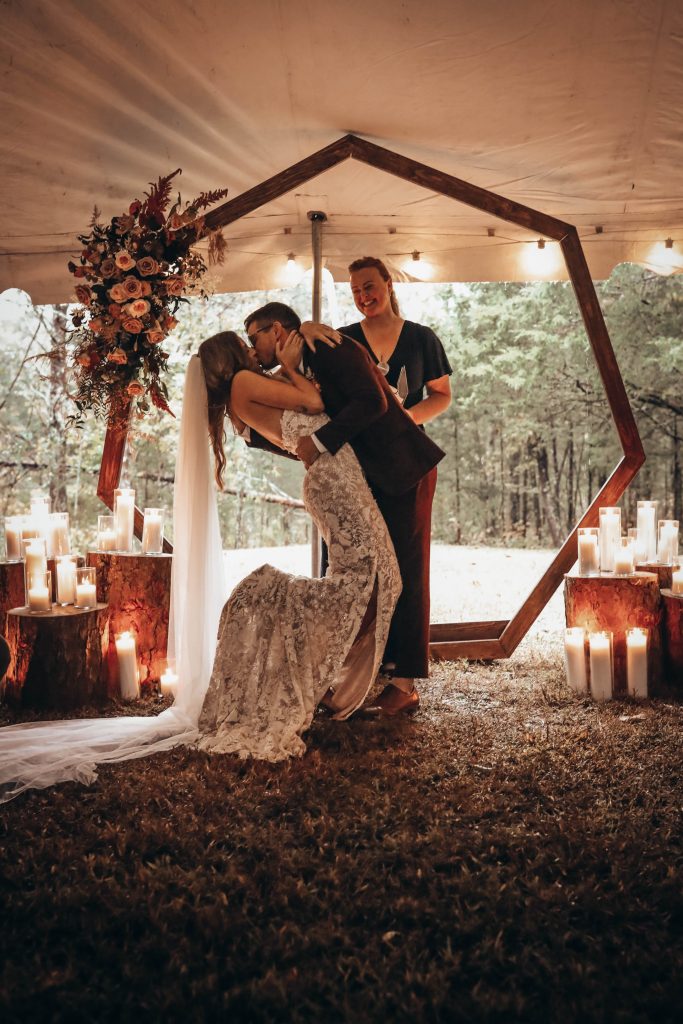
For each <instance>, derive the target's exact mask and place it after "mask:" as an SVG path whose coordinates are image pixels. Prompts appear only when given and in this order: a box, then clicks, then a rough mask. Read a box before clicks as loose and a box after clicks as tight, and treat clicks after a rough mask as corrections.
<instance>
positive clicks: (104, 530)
mask: <svg viewBox="0 0 683 1024" xmlns="http://www.w3.org/2000/svg"><path fill="white" fill-rule="evenodd" d="M97 550H98V551H116V520H115V519H114V516H98V517H97Z"/></svg>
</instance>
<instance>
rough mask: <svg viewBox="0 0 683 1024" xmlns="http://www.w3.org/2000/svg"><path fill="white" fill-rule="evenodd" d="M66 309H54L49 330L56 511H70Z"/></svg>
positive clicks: (52, 486) (52, 494)
mask: <svg viewBox="0 0 683 1024" xmlns="http://www.w3.org/2000/svg"><path fill="white" fill-rule="evenodd" d="M67 309H68V307H67V306H54V307H53V310H54V312H53V316H52V326H51V331H50V338H51V346H50V423H49V430H50V436H51V438H52V446H51V452H52V460H53V462H52V466H51V473H50V498H51V501H52V509H53V511H54V512H66V511H67V509H68V504H67V493H66V481H67V476H68V473H69V460H68V449H67V434H66V429H65V423H66V415H65V402H66V400H67V393H68V381H67V371H68V363H67V336H66V316H67Z"/></svg>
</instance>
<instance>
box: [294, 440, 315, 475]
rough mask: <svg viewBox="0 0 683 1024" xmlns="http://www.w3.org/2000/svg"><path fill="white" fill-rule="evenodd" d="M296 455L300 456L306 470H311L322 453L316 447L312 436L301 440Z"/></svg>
mask: <svg viewBox="0 0 683 1024" xmlns="http://www.w3.org/2000/svg"><path fill="white" fill-rule="evenodd" d="M296 454H297V455H298V456H299V458H300V459H301V461H302V462H303V464H304V466H305V467H306V469H310V468H311V466H312V465H313V463H314V462H315V460H316V459H317V458H318V456H319V455H320V452H319V451H318V449H317V448H316V446H315V441H314V440H313V438H312V437H311V436H310V434H309V435H308V436H307V437H300V438H299V441H298V443H297V446H296Z"/></svg>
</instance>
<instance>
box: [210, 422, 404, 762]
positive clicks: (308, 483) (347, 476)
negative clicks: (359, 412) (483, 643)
mask: <svg viewBox="0 0 683 1024" xmlns="http://www.w3.org/2000/svg"><path fill="white" fill-rule="evenodd" d="M326 422H327V416H325V415H324V414H323V413H321V414H319V415H315V416H311V415H308V414H305V413H298V412H292V411H286V412H284V413H283V414H282V420H281V426H282V439H283V444H284V445H285V447H286V448H287V449H288V450H289V451H291V452H295V451H296V444H297V440H298V438H299V437H300V436H301V435H306V434H311V433H312V432H313V431H315V430H317V429H318V427H320V426H322V424H323V423H326ZM303 490H304V502H305V505H306V508H307V509H308V511H309V513H310V514H311V516H312V518H313V520H314V521H315V523H316V525H317V527H318V529H319V531H320V534H321V536H322V537H323V538H324V539H325V541H326V543H327V546H328V548H329V560H330V561H329V569H328V574H327V576H325V577H324V579H311V578H309V577H304V576H291V575H289V574H287V573H284V572H281V571H280V570H278V569H274V568H273V566H271V565H263V566H261V567H260V568H259V569H256V570H255V572H252V573H251V574H250V575H249V576H247V577H246V578H245V579H244V580H242V582H241V583H239V584H238V585H237V587H236V588H235V590H234V591H233V592H232V594H231V596H230V598H229V599H228V601H227V603H226V605H225V607H224V608H223V612H222V615H221V620H220V625H219V627H218V645H217V649H216V658H215V661H214V666H213V672H212V675H211V681H210V683H209V689H208V691H207V694H206V698H205V701H204V707H203V709H202V713H201V716H200V720H199V732H200V737H201V738H200V740H199V746H200V747H201V748H202V749H204V750H211V751H216V752H221V753H228V752H230V753H237V754H239V755H241V756H242V757H255V758H259V759H262V760H267V761H279V760H282V759H284V758H286V757H291V756H294V755H301V754H302V753H303V752H304V750H305V745H304V742H303V740H302V739H301V734H302V733H303V732H304V731H305V730H306V729H307V728H308V727H309V725H310V723H311V719H312V718H313V713H314V711H315V708H316V705H317V704H318V703H319V701H320V699H321V697H322V696H323V695H324V693H325V692H326V690H327V689H328V687H329V686H333V687H334V689H335V695H334V700H335V706H336V708H337V709H338V710H337V714H336V716H335V717H337V718H346V717H347V716H348V715H350V714H352V713H353V711H355V710H356V709H357V708H358V707H360V705H361V704H362V703H363V700H364V699H365V697H366V695H367V692H368V690H369V688H370V686H371V684H372V682H373V680H374V678H375V676H376V674H377V670H378V668H379V665H380V662H381V658H382V653H383V651H384V646H385V643H386V639H387V634H388V631H389V623H390V621H391V616H392V613H393V610H394V606H395V604H396V601H397V599H398V596H399V594H400V591H401V576H400V572H399V568H398V563H397V561H396V556H395V554H394V549H393V545H392V543H391V540H390V538H389V534H388V532H387V528H386V525H385V523H384V520H383V518H382V516H381V514H380V512H379V509H378V508H377V505H376V504H375V501H374V499H373V497H372V494H371V493H370V489H369V487H368V485H367V483H366V481H365V477H364V476H363V472H362V470H361V468H360V466H359V464H358V461H357V459H356V456H355V454H354V452H353V450H352V449H351V448H350V446H349V445H348V444H347V445H344V446H343V447H342V448H341V449H340V450H339V451H338V452H337V454H336V455H334V456H332V455H328V454H322V455H320V456H319V458H317V459H316V461H315V462H314V463H313V465H312V466H311V468H310V469H309V470H308V472H307V473H306V477H305V480H304V489H303ZM375 583H376V584H377V587H376V590H377V616H376V619H375V623H374V627H372V626H371V628H370V629H369V630H367V631H366V630H364V635H363V637H362V638H361V639H360V640H359V641H358V642H357V643H355V644H354V640H355V639H356V636H357V634H358V630H359V627H360V625H361V622H362V620H363V616H364V614H365V611H366V609H367V607H368V604H369V602H370V599H371V597H372V594H373V590H374V589H375Z"/></svg>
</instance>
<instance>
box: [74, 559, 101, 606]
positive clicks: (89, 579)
mask: <svg viewBox="0 0 683 1024" xmlns="http://www.w3.org/2000/svg"><path fill="white" fill-rule="evenodd" d="M75 605H76V607H77V608H94V607H95V606H96V605H97V579H96V575H95V567H94V566H92V565H86V566H82V567H81V568H79V569H76V601H75Z"/></svg>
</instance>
